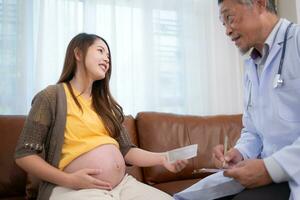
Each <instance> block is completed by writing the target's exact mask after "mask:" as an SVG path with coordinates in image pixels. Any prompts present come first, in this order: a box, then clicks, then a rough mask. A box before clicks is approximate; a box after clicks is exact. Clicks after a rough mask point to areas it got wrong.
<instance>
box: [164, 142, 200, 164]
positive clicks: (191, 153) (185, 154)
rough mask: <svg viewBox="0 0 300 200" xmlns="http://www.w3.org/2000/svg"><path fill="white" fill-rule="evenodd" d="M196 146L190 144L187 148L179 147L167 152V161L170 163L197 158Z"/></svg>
mask: <svg viewBox="0 0 300 200" xmlns="http://www.w3.org/2000/svg"><path fill="white" fill-rule="evenodd" d="M197 149H198V144H192V145H189V146H185V147H181V148H178V149H173V150H171V151H167V152H166V153H167V160H168V162H170V163H172V162H175V161H176V160H185V159H190V158H193V157H195V156H197Z"/></svg>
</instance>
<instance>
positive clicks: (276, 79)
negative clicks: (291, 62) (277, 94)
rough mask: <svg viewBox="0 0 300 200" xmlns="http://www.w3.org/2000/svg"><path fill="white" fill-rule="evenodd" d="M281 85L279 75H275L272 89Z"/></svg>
mask: <svg viewBox="0 0 300 200" xmlns="http://www.w3.org/2000/svg"><path fill="white" fill-rule="evenodd" d="M282 85H283V79H281V77H280V74H276V75H275V78H274V81H273V87H274V88H278V87H281V86H282Z"/></svg>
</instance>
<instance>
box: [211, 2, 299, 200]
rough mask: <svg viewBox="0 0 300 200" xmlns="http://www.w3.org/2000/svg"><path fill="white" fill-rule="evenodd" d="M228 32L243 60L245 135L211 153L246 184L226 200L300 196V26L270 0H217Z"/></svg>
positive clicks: (228, 174) (294, 197)
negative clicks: (280, 13) (245, 56)
mask: <svg viewBox="0 0 300 200" xmlns="http://www.w3.org/2000/svg"><path fill="white" fill-rule="evenodd" d="M218 4H219V8H220V19H221V21H222V23H223V25H224V27H225V29H226V34H227V36H228V37H230V39H231V40H232V41H233V42H234V43H235V45H236V46H237V47H238V48H239V50H240V52H241V53H242V54H245V53H246V52H249V53H250V57H249V59H248V60H246V61H245V78H244V114H243V125H244V128H243V130H242V134H241V137H240V139H239V140H238V142H237V144H236V146H235V147H234V148H232V149H230V150H229V151H228V152H227V153H226V155H223V152H224V150H223V145H219V146H217V147H215V149H214V153H213V157H214V160H215V164H216V165H217V166H219V167H222V166H224V164H225V167H232V168H231V169H229V170H228V171H226V172H224V176H227V177H232V178H234V179H235V180H237V181H238V182H239V183H240V184H242V185H243V186H244V187H246V189H245V190H243V191H242V192H241V193H239V194H238V195H235V197H233V196H231V197H230V198H227V199H232V198H233V199H264V200H266V199H272V200H273V199H282V200H284V199H290V200H298V199H300V26H299V25H296V24H292V23H291V22H289V21H288V20H286V19H280V18H278V16H277V15H276V10H275V7H274V4H273V2H272V0H218Z"/></svg>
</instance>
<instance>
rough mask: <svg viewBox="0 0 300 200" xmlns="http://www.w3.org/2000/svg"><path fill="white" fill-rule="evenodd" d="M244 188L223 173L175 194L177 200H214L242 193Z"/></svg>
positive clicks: (211, 176) (206, 178)
mask: <svg viewBox="0 0 300 200" xmlns="http://www.w3.org/2000/svg"><path fill="white" fill-rule="evenodd" d="M243 189H244V187H243V186H242V185H241V184H240V183H239V182H237V181H236V180H234V179H232V178H228V177H224V176H223V172H219V173H215V174H212V175H210V176H207V177H205V178H204V179H202V180H201V181H199V182H197V183H195V184H194V185H192V186H191V187H189V188H187V189H185V190H183V191H181V192H179V193H176V194H174V196H173V198H174V199H175V200H213V199H217V198H220V197H224V196H229V195H233V194H237V193H239V192H241V191H242V190H243Z"/></svg>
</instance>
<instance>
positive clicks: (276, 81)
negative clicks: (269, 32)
mask: <svg viewBox="0 0 300 200" xmlns="http://www.w3.org/2000/svg"><path fill="white" fill-rule="evenodd" d="M292 25H293V22H291V23H290V24H289V25H288V27H287V28H286V31H285V34H284V41H283V48H282V53H281V58H280V63H279V68H278V72H277V74H276V75H275V78H274V81H273V87H274V88H278V87H281V86H282V85H283V79H282V78H281V73H282V66H283V61H284V57H285V49H286V41H287V36H288V33H289V30H290V28H291V26H292Z"/></svg>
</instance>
